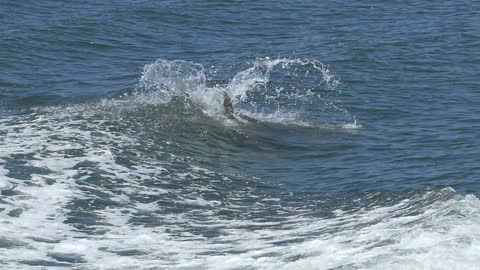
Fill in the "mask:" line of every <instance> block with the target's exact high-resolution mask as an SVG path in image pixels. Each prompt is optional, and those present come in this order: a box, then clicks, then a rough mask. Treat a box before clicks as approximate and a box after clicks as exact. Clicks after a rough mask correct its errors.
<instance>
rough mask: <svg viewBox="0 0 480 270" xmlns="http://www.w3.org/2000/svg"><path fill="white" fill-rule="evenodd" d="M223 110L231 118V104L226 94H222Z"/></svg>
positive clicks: (232, 111)
mask: <svg viewBox="0 0 480 270" xmlns="http://www.w3.org/2000/svg"><path fill="white" fill-rule="evenodd" d="M223 110H224V112H225V114H226V115H228V116H233V113H234V110H233V103H232V99H231V98H230V96H229V95H228V94H227V92H223Z"/></svg>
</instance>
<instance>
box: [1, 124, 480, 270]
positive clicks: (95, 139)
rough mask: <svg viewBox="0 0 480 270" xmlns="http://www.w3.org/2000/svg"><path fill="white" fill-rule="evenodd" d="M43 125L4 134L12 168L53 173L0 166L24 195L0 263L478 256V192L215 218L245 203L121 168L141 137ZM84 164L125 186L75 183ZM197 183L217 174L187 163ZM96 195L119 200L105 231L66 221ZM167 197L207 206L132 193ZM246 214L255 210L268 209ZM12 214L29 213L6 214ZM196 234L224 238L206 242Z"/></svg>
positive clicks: (471, 261)
mask: <svg viewBox="0 0 480 270" xmlns="http://www.w3.org/2000/svg"><path fill="white" fill-rule="evenodd" d="M40 117H42V116H40ZM43 120H44V121H46V122H47V123H48V125H43V126H38V125H36V124H35V121H32V122H30V123H29V122H26V121H24V122H21V123H19V125H16V126H15V127H14V126H0V129H1V130H2V131H3V132H5V131H8V132H7V135H6V137H5V140H4V141H3V142H2V145H1V146H2V149H8V150H5V151H2V152H1V154H0V155H1V158H2V159H3V160H5V162H6V163H8V160H9V159H11V158H12V156H13V155H15V154H19V153H21V154H24V155H28V154H30V155H32V157H33V158H32V159H31V160H30V161H29V162H28V164H29V165H30V166H33V167H37V168H46V169H48V173H46V174H31V175H30V179H29V180H28V181H26V180H20V179H16V178H13V177H6V175H7V174H9V173H10V172H9V171H8V170H6V169H4V168H3V169H2V170H0V173H1V177H0V179H2V180H3V179H8V180H7V181H8V182H9V183H10V182H11V183H12V184H14V185H15V190H16V191H17V192H19V193H20V194H21V195H18V196H6V197H4V198H3V199H4V201H6V204H2V205H1V207H3V208H5V209H7V210H4V211H2V212H0V223H1V224H2V226H0V235H1V236H2V238H1V239H2V241H5V240H6V239H8V240H9V241H10V242H12V243H14V244H13V245H12V246H9V247H7V248H5V249H3V250H2V253H0V261H2V262H3V264H4V266H5V267H9V268H19V267H20V268H22V269H35V268H36V267H35V266H29V265H27V264H24V263H22V262H30V263H32V262H35V261H47V262H58V261H57V260H56V259H54V258H58V256H70V257H73V258H80V259H81V263H69V265H70V266H69V267H75V268H79V269H133V268H135V269H335V268H339V269H342V268H345V269H471V268H473V267H474V266H476V264H477V262H478V261H479V260H480V255H479V254H480V234H479V233H477V232H478V231H480V201H479V200H478V199H477V198H476V197H475V196H472V195H468V196H460V195H455V196H450V198H449V199H446V200H441V199H437V197H438V196H437V197H436V196H435V195H436V194H439V193H440V194H441V193H445V194H452V193H453V192H454V191H453V190H450V189H445V190H438V191H430V192H427V193H425V194H423V195H416V197H412V198H410V199H406V200H403V201H400V202H398V203H396V204H394V205H391V206H382V205H377V206H376V207H373V208H370V209H356V210H343V209H336V210H334V211H333V212H332V214H334V215H333V216H331V217H325V218H320V217H314V216H310V215H309V212H310V211H314V210H308V211H301V210H300V209H296V208H288V207H287V206H283V207H284V210H285V211H286V212H288V213H289V216H286V217H285V218H284V219H282V220H280V221H267V220H258V219H255V218H254V219H249V218H246V217H238V218H223V217H222V216H219V215H217V214H216V213H217V211H218V210H221V209H225V210H228V209H236V207H241V206H235V205H234V204H233V202H234V201H235V200H232V201H231V202H232V203H231V205H225V204H223V203H222V202H221V201H218V200H209V199H206V198H204V197H202V195H201V190H204V191H207V190H208V189H209V188H208V187H201V188H203V189H200V187H198V189H194V190H191V192H192V193H193V194H188V193H185V192H184V191H181V190H180V191H179V190H176V189H164V188H158V189H157V190H155V189H149V190H145V189H144V187H143V186H142V182H141V181H143V180H148V179H151V178H157V177H160V174H162V173H166V172H168V168H163V167H162V166H165V165H168V164H166V163H165V161H155V160H154V159H148V158H145V159H144V163H139V164H136V165H135V167H132V168H127V167H125V166H123V165H121V164H119V163H118V162H117V160H116V159H115V152H116V148H117V147H118V146H119V145H120V146H121V147H122V148H130V147H131V146H132V145H135V143H136V142H135V140H136V138H135V137H129V136H126V135H122V134H118V133H116V132H109V131H107V130H103V131H102V136H100V137H99V136H93V135H92V133H91V132H89V131H91V130H94V129H99V127H98V126H95V125H93V126H90V127H89V126H88V125H92V124H91V123H90V124H89V123H88V121H86V122H85V123H84V124H85V125H84V126H83V127H82V126H81V125H80V126H78V123H76V124H75V125H73V126H72V125H70V123H69V122H68V121H69V120H68V119H63V120H62V119H56V120H53V119H43ZM20 127H21V128H20ZM22 129H23V131H22ZM84 129H85V130H84ZM13 130H15V132H13ZM10 131H12V132H10ZM54 138H55V139H54ZM59 138H61V139H59ZM68 140H71V141H75V143H67V142H66V141H68ZM5 142H7V143H8V144H9V145H8V147H4V146H6V145H4V144H3V143H5ZM14 142H15V143H14ZM25 146H32V148H30V149H25ZM72 149H74V150H81V151H83V152H81V153H83V154H82V155H78V156H74V157H73V156H72V157H70V156H65V154H64V153H65V150H72ZM82 162H90V163H89V164H90V166H95V168H99V169H101V170H102V171H103V172H104V174H105V177H104V179H105V181H107V180H108V181H114V179H119V180H122V182H123V183H124V184H123V188H122V189H121V190H116V191H115V190H109V189H107V188H100V187H98V186H93V185H92V186H90V187H89V188H86V187H85V186H84V185H80V183H79V182H78V181H80V180H82V179H87V178H88V174H87V175H84V176H83V177H79V175H82V174H85V173H87V172H88V171H89V170H88V169H82V168H81V167H78V165H79V164H81V163H82ZM201 175H212V176H213V175H215V173H214V172H210V171H208V170H206V169H204V168H201V167H198V166H192V167H190V169H189V172H186V173H176V174H172V175H170V177H171V178H172V179H173V178H176V179H178V181H185V179H199V180H201V179H202V176H201ZM158 180H159V181H160V178H159V179H158ZM89 190H92V191H94V192H99V191H101V192H102V194H107V195H108V196H111V197H114V198H115V199H114V201H115V202H117V203H118V204H117V205H116V206H111V207H106V208H103V209H97V210H95V211H94V214H95V215H96V216H98V218H100V219H101V220H103V221H104V222H103V223H101V224H98V225H95V227H96V228H97V229H103V230H105V233H102V234H88V233H84V232H80V231H78V230H77V229H76V228H75V227H73V226H72V224H70V223H67V222H65V221H66V219H67V217H68V216H69V211H70V210H69V207H68V205H69V204H71V203H73V200H75V199H82V198H83V199H85V198H89V197H91V196H94V195H93V194H94V193H89ZM119 192H120V193H119ZM179 192H181V193H179ZM170 193H173V194H176V196H177V197H176V198H177V200H178V201H177V202H176V203H178V204H183V205H190V206H195V207H209V208H211V210H202V211H198V212H190V213H189V212H182V213H170V214H165V213H164V212H162V206H161V205H159V204H158V203H156V202H149V203H146V202H139V201H134V200H132V198H133V197H132V195H134V194H136V196H138V195H145V196H148V195H152V194H154V195H156V196H158V198H162V196H164V195H167V194H170ZM236 195H237V196H240V197H239V198H238V201H239V202H241V200H242V197H241V196H245V198H253V196H252V197H250V196H249V195H248V194H243V195H242V191H241V190H238V194H236ZM440 197H441V196H440ZM263 202H271V203H276V204H280V203H281V199H280V198H273V197H269V198H266V200H263ZM251 207H252V208H251V209H250V211H252V213H254V212H255V211H259V210H260V208H259V209H256V208H257V207H261V205H260V204H256V205H253V206H251ZM15 209H22V212H21V213H20V214H19V215H18V216H16V217H12V216H11V215H8V212H9V211H11V210H15ZM215 209H216V210H215ZM194 213H195V214H194ZM139 214H140V215H141V214H144V215H148V216H150V217H151V218H153V219H154V220H162V224H161V225H157V226H143V225H135V224H132V222H131V220H132V217H134V216H135V215H139ZM189 228H196V230H215V231H218V232H219V233H218V234H217V235H216V236H212V237H205V236H202V235H201V234H198V233H194V231H192V230H190V229H189ZM125 254H131V255H125Z"/></svg>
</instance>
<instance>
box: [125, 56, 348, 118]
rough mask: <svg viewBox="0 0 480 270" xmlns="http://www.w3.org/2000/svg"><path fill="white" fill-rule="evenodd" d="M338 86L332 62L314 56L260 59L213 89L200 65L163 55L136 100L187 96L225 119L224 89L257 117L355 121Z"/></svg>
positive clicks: (242, 108)
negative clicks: (344, 103) (342, 99)
mask: <svg viewBox="0 0 480 270" xmlns="http://www.w3.org/2000/svg"><path fill="white" fill-rule="evenodd" d="M338 85H339V80H338V79H336V78H335V77H334V76H333V75H332V74H331V72H330V71H329V69H328V66H326V65H324V64H323V63H322V62H320V61H318V60H314V59H313V60H312V59H288V58H278V59H270V58H268V57H266V58H258V59H256V60H255V61H254V62H253V64H252V66H251V67H250V68H247V69H245V70H243V71H241V72H238V73H237V74H235V76H234V77H233V78H232V80H231V81H230V82H228V83H225V84H223V85H219V84H215V85H214V86H210V87H209V86H207V76H206V74H205V69H204V68H203V66H202V65H200V64H197V63H193V62H188V61H180V60H175V61H167V60H163V59H159V60H157V61H155V62H154V63H152V64H148V65H146V66H145V67H144V71H143V73H142V76H141V77H140V80H139V83H138V87H137V89H136V91H135V95H134V99H135V100H136V101H141V102H146V103H167V102H170V101H171V100H172V98H173V97H184V98H186V100H187V101H188V102H191V103H193V104H195V105H196V106H198V107H199V108H201V109H202V111H203V112H204V113H205V114H207V115H209V116H211V117H216V118H222V117H224V115H223V107H222V102H223V99H222V98H223V93H224V92H225V93H227V94H228V95H230V96H231V97H232V100H233V103H234V105H235V108H236V111H237V112H238V113H240V114H241V115H245V116H248V117H251V118H254V119H255V120H257V121H261V122H274V123H283V124H298V125H306V126H312V125H319V124H321V125H325V124H336V123H339V124H341V125H345V124H353V125H355V123H354V122H355V119H354V117H352V116H351V115H350V113H349V112H348V110H346V109H345V108H344V107H342V106H341V103H340V102H339V100H338V95H339V93H340V91H339V90H337V89H338ZM315 123H316V124H315Z"/></svg>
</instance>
